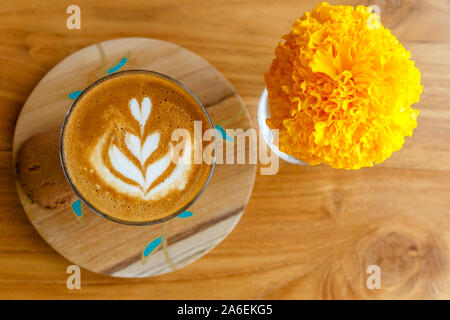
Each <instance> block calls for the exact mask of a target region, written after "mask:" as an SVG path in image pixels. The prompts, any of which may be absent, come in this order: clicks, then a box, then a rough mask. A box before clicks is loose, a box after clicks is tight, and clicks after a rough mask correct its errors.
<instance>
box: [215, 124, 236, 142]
mask: <svg viewBox="0 0 450 320" xmlns="http://www.w3.org/2000/svg"><path fill="white" fill-rule="evenodd" d="M216 129H217V130H219V132H220V136H221V137H222V139H223V140H226V141H230V142H233V141H234V140H233V138H232V137H230V136H229V135H228V134H227V133H226V132H225V130H224V129H223V128H222V127H221V126H219V125H218V124H216Z"/></svg>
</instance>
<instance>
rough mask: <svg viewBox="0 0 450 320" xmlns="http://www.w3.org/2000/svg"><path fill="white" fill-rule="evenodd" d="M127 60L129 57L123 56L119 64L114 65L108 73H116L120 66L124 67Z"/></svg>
mask: <svg viewBox="0 0 450 320" xmlns="http://www.w3.org/2000/svg"><path fill="white" fill-rule="evenodd" d="M127 61H128V59H127V58H125V57H123V58H122V59H120V61H119V63H118V64H116V65H115V66H114V67H112V68H111V69H109V70H108V74H111V73H114V72H116V71H117V70H119V69H120V68H122V67H123V65H124V64H125V63H127Z"/></svg>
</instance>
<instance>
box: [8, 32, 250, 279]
mask: <svg viewBox="0 0 450 320" xmlns="http://www.w3.org/2000/svg"><path fill="white" fill-rule="evenodd" d="M127 69H147V70H153V71H158V72H161V73H164V74H167V75H169V76H171V77H173V78H175V79H177V80H179V81H181V82H182V83H183V84H185V85H186V86H187V87H188V88H189V89H191V90H192V91H193V92H194V93H195V94H196V95H197V97H199V98H200V100H201V101H202V102H203V104H204V105H205V107H206V108H207V110H208V112H209V114H210V116H211V118H212V120H213V123H214V125H215V126H216V128H217V129H218V130H219V131H220V132H221V136H220V137H219V139H220V138H222V139H223V141H224V144H225V145H226V153H228V152H229V150H231V151H233V150H235V149H236V146H235V144H234V142H233V139H231V138H230V137H229V136H228V135H227V134H226V133H225V132H224V129H226V128H242V129H244V130H246V129H248V128H251V127H252V124H251V121H250V118H249V116H248V113H247V111H246V109H245V106H244V105H243V103H242V100H241V98H240V97H239V95H238V94H237V92H236V90H235V89H234V88H233V86H232V85H231V84H230V83H229V82H228V81H227V80H226V79H225V78H224V77H223V75H222V74H220V73H219V72H218V71H217V70H216V69H215V68H214V67H213V66H211V65H210V64H209V63H208V62H207V61H205V60H204V59H203V58H201V57H199V56H197V55H196V54H194V53H192V52H190V51H189V50H186V49H184V48H181V47H179V46H177V45H174V44H171V43H167V42H164V41H160V40H153V39H145V38H123V39H116V40H110V41H105V42H102V43H98V44H95V45H92V46H89V47H87V48H84V49H81V50H79V51H77V52H75V53H74V54H72V55H70V56H68V57H67V58H66V59H64V60H63V61H61V62H60V63H59V64H58V65H57V66H55V67H54V68H53V69H52V70H51V71H50V72H49V73H48V74H47V75H46V76H45V77H44V78H43V79H42V80H41V82H40V83H39V84H38V85H37V86H36V88H35V89H34V90H33V92H32V93H31V95H30V97H29V98H28V100H27V101H26V103H25V105H24V107H23V109H22V112H21V114H20V116H19V119H18V121H17V126H16V131H15V134H14V143H13V158H14V159H15V155H16V154H17V151H18V149H19V147H20V145H21V144H22V143H23V142H24V141H25V140H26V139H27V138H29V137H30V136H32V135H34V134H36V133H38V132H41V131H45V130H47V129H48V128H52V127H55V126H58V125H61V124H62V121H63V118H64V116H65V114H66V112H67V110H68V108H69V106H70V104H71V103H72V101H73V99H75V98H76V97H77V96H78V94H79V93H80V92H81V90H83V89H84V88H86V87H87V86H88V85H89V84H90V83H92V82H93V81H95V80H96V79H98V78H100V77H102V76H105V75H107V74H110V73H114V72H116V71H119V70H127ZM255 173H256V165H242V164H240V165H238V164H233V165H230V164H222V165H216V168H215V170H214V173H213V176H212V179H211V182H210V184H209V185H208V187H207V188H206V190H205V192H204V193H203V194H202V195H201V197H200V198H199V199H198V200H197V201H196V202H195V203H194V204H193V205H192V206H191V207H190V208H189V209H188V211H185V212H184V213H182V214H181V215H180V216H178V217H176V218H174V219H171V220H169V221H167V222H165V223H160V224H157V225H151V226H127V225H121V224H118V223H115V222H112V221H109V220H107V219H105V218H102V217H100V216H98V215H96V214H94V213H93V212H90V211H89V209H88V208H87V207H85V206H84V205H83V204H82V203H81V202H80V201H79V200H77V201H75V202H74V203H73V204H72V207H69V208H67V209H64V210H61V211H59V212H52V211H48V210H46V209H44V208H42V207H40V206H39V205H37V204H36V203H32V202H31V200H30V199H29V198H28V197H27V196H26V195H25V193H24V192H23V190H22V189H21V187H20V185H19V183H17V190H18V193H19V197H20V200H21V202H22V205H23V207H24V209H25V212H26V214H27V215H28V217H29V219H30V221H31V223H32V224H33V226H34V227H35V228H36V229H37V231H38V232H39V233H40V235H41V236H42V237H43V238H44V239H45V240H46V241H47V242H48V243H49V244H50V246H52V247H53V248H54V249H55V250H56V251H57V252H59V253H60V254H61V255H63V256H64V257H65V258H67V259H68V260H70V261H72V262H73V263H74V264H77V265H79V266H80V267H83V268H86V269H88V270H90V271H93V272H97V273H102V274H106V275H111V276H117V277H130V278H132V277H147V276H152V275H158V274H163V273H166V272H170V271H173V270H176V269H179V268H181V267H183V266H185V265H187V264H189V263H191V262H193V261H195V260H197V259H198V258H200V257H201V256H203V255H204V254H206V253H207V252H208V251H209V250H211V249H212V248H214V247H215V246H216V245H217V244H218V243H220V242H221V241H222V240H223V239H224V238H225V237H226V236H227V235H228V233H230V232H231V230H232V229H233V228H234V226H235V225H236V223H237V222H238V221H239V219H240V217H241V215H242V213H243V211H244V208H245V206H246V204H247V201H248V199H249V196H250V192H251V190H252V187H253V184H254V179H255Z"/></svg>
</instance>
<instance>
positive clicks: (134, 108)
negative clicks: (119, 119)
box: [129, 97, 152, 135]
mask: <svg viewBox="0 0 450 320" xmlns="http://www.w3.org/2000/svg"><path fill="white" fill-rule="evenodd" d="M129 105H130V110H131V114H132V115H133V117H134V118H135V119H136V120H137V121H138V122H139V125H140V127H141V135H142V134H143V133H144V128H145V124H146V123H147V119H148V117H149V116H150V112H151V110H152V102H151V101H150V99H149V98H148V97H145V98H144V99H143V100H142V105H141V107H139V103H138V101H137V100H136V99H135V98H133V99H131V100H130V103H129Z"/></svg>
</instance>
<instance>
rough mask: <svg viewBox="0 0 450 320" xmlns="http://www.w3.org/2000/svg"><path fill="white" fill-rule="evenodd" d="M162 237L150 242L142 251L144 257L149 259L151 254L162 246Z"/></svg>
mask: <svg viewBox="0 0 450 320" xmlns="http://www.w3.org/2000/svg"><path fill="white" fill-rule="evenodd" d="M161 242H162V237H159V238H156V239H155V240H153V241H152V242H150V243H149V244H148V245H147V246H146V247H145V248H144V250H142V257H143V258H147V257H148V256H149V255H150V253H152V252H153V251H154V250H155V249H156V248H157V247H159V246H160V245H161Z"/></svg>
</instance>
